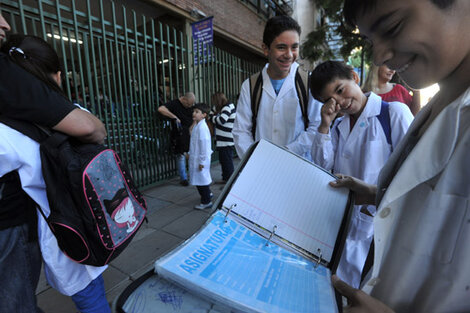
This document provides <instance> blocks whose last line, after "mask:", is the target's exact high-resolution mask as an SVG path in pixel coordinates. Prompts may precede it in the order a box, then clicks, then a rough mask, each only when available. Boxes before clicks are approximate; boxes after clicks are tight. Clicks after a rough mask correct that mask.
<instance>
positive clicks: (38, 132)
mask: <svg viewBox="0 0 470 313" xmlns="http://www.w3.org/2000/svg"><path fill="white" fill-rule="evenodd" d="M0 123H3V124H5V125H7V126H9V127H11V128H13V129H14V130H17V131H19V132H20V133H22V134H23V135H25V136H28V137H29V138H31V139H33V140H34V141H36V142H39V143H41V142H42V141H44V140H45V139H47V138H48V137H49V135H48V134H47V133H45V129H44V128H43V127H40V126H38V125H36V124H33V123H30V122H26V121H20V120H17V119H13V118H10V117H7V116H5V115H0Z"/></svg>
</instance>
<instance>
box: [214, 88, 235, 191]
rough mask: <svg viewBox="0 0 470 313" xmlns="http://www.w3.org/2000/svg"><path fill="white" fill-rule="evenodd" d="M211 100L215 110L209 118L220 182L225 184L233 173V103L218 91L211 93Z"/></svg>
mask: <svg viewBox="0 0 470 313" xmlns="http://www.w3.org/2000/svg"><path fill="white" fill-rule="evenodd" d="M211 101H212V105H213V106H215V112H214V111H212V112H211V114H210V120H211V122H212V123H213V124H214V125H215V145H216V149H217V151H219V162H220V166H221V167H222V183H223V184H225V183H226V182H227V180H228V179H229V178H230V176H231V175H232V173H233V146H234V143H233V135H232V128H233V122H234V121H235V105H234V104H233V103H231V102H229V101H228V100H227V97H225V95H224V93H223V92H220V91H219V92H216V93H214V94H213V95H212V97H211Z"/></svg>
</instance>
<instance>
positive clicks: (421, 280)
mask: <svg viewBox="0 0 470 313" xmlns="http://www.w3.org/2000/svg"><path fill="white" fill-rule="evenodd" d="M344 12H345V17H346V19H347V20H348V21H349V22H350V23H351V24H354V25H357V26H358V27H359V30H360V32H361V34H363V35H365V36H366V37H367V38H369V39H370V40H371V41H372V43H373V54H374V61H375V63H376V64H377V65H382V64H386V65H387V66H388V67H390V68H391V69H393V70H396V71H397V72H398V73H399V74H400V76H401V78H402V79H403V80H404V81H405V82H406V83H407V84H408V85H409V86H410V87H412V88H423V87H426V86H428V85H430V84H432V83H435V82H437V83H438V84H439V87H440V91H439V93H438V94H437V95H436V96H435V97H434V98H433V99H432V100H431V101H430V103H429V104H428V105H427V106H425V107H424V108H423V109H422V111H421V112H420V113H419V114H418V115H417V116H416V118H415V120H414V122H413V123H412V124H411V126H410V128H409V130H408V132H407V134H406V135H405V137H404V139H403V141H402V143H401V144H400V145H399V146H398V147H397V149H396V150H395V151H394V153H393V154H392V156H391V157H390V159H389V161H388V162H387V164H386V165H385V166H384V168H383V170H382V172H381V173H380V177H379V181H378V186H377V187H375V186H373V185H366V184H364V183H363V182H360V181H358V180H356V179H354V178H351V177H343V178H341V179H339V180H337V181H336V182H334V183H332V186H343V187H344V186H345V187H349V188H351V189H352V190H354V191H356V193H358V195H359V198H361V199H363V200H364V201H363V203H372V202H373V199H374V198H375V196H376V203H377V208H378V209H377V215H376V217H375V219H374V229H375V231H374V242H375V254H374V262H373V268H372V271H371V272H370V275H369V277H368V279H367V280H366V282H365V284H364V286H363V290H364V291H365V292H367V293H369V294H370V295H371V296H369V295H367V294H366V293H365V292H363V291H358V290H356V289H353V288H351V287H350V286H348V285H346V284H345V283H344V282H342V281H339V280H338V279H337V277H333V282H334V285H335V287H336V288H337V289H338V290H339V291H340V292H341V293H343V295H345V296H346V297H348V298H349V300H350V301H351V308H350V312H389V311H391V310H392V309H393V310H396V311H398V312H469V311H470V270H469V267H468V264H470V245H469V244H468V243H469V242H470V220H469V209H470V206H469V203H470V179H469V177H470V167H469V166H468V164H469V162H468V155H469V152H470V88H469V87H470V75H469V73H470V32H469V31H468V30H469V29H470V19H469V18H468V17H469V16H470V1H468V0H414V1H409V0H395V1H387V0H375V1H363V0H346V1H345V6H344Z"/></svg>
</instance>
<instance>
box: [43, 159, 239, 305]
mask: <svg viewBox="0 0 470 313" xmlns="http://www.w3.org/2000/svg"><path fill="white" fill-rule="evenodd" d="M234 161H235V164H237V163H238V159H235V160H234ZM211 175H212V180H213V181H219V180H220V179H221V170H220V165H219V164H214V165H213V166H212V168H211ZM222 187H223V185H220V184H213V185H212V186H211V190H212V192H213V193H214V199H213V201H214V200H215V199H217V197H218V196H219V195H220V192H221V189H222ZM143 193H144V195H145V198H146V200H147V204H148V215H147V216H148V223H144V224H143V226H142V227H141V229H140V230H139V231H138V233H137V234H136V236H135V237H134V239H133V240H132V242H131V243H130V244H129V246H128V247H127V248H126V250H125V251H123V252H122V254H121V255H120V256H118V257H117V258H116V259H115V260H113V261H112V262H111V263H110V265H109V267H108V269H107V270H106V271H105V272H104V273H103V277H104V283H105V288H106V297H107V299H108V302H109V303H110V305H111V304H112V303H113V301H114V300H115V299H116V297H118V296H119V295H120V294H121V292H122V291H123V290H124V289H125V288H126V287H127V286H128V285H129V284H130V283H131V282H132V281H134V280H135V279H137V278H138V277H140V276H141V275H143V274H144V273H146V272H147V271H149V270H150V269H152V268H153V264H154V262H155V260H156V259H157V258H158V257H160V256H162V255H163V254H165V253H166V252H168V251H170V250H171V249H172V248H173V247H175V246H177V245H178V244H179V243H181V242H182V241H183V240H185V239H187V238H189V237H190V236H191V235H192V234H193V233H194V232H196V231H197V230H198V229H199V228H200V227H201V225H202V224H203V223H204V222H205V221H206V219H207V217H208V216H209V211H210V209H206V210H204V211H198V210H194V209H193V207H194V205H196V204H198V203H199V202H200V197H199V194H198V192H197V190H196V187H194V186H187V187H183V186H181V185H180V184H179V180H178V178H174V179H172V180H169V181H167V182H165V183H164V184H161V185H159V186H156V187H153V188H150V189H147V190H143ZM37 299H38V304H39V307H40V308H41V309H42V310H43V311H44V312H45V313H69V312H71V313H74V312H77V310H76V309H75V306H74V304H73V302H72V300H71V298H70V297H66V296H64V295H62V294H60V293H59V292H57V291H55V290H54V289H52V288H51V287H50V286H49V285H48V284H47V282H46V279H45V277H44V275H43V274H41V280H40V282H39V286H38V289H37Z"/></svg>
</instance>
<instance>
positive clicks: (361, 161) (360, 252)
mask: <svg viewBox="0 0 470 313" xmlns="http://www.w3.org/2000/svg"><path fill="white" fill-rule="evenodd" d="M358 82H359V77H358V75H357V73H356V72H354V71H353V69H352V68H350V67H349V66H347V65H346V64H344V63H342V62H337V61H327V62H324V63H322V64H320V65H319V66H318V67H317V68H316V69H315V70H314V71H313V73H312V77H311V90H312V93H313V96H314V97H315V98H316V99H317V100H319V101H322V102H324V104H323V106H322V108H321V123H320V126H319V127H318V132H317V133H316V134H315V137H314V140H313V146H312V159H313V161H314V162H315V163H316V164H318V165H320V166H322V167H324V168H325V169H327V170H332V171H333V172H334V173H342V174H346V175H351V176H354V177H358V178H360V179H362V180H364V181H366V182H367V183H370V184H375V183H377V178H378V174H379V172H380V170H381V169H382V167H383V165H384V164H385V162H386V161H387V159H388V158H389V156H390V154H391V152H392V151H393V149H394V148H395V147H396V145H397V144H398V142H399V141H400V140H401V139H402V138H403V136H404V134H405V133H406V131H407V129H408V127H409V125H410V124H411V121H412V120H413V115H412V114H411V112H410V110H409V109H408V107H407V106H406V105H405V104H403V103H400V102H391V103H389V104H388V105H387V104H382V99H381V98H380V97H379V96H377V95H376V94H374V93H370V94H364V93H363V92H362V90H361V88H360V87H359V85H358ZM382 110H388V112H386V113H388V114H384V112H382ZM340 112H341V113H342V114H343V115H344V116H343V117H340V118H337V119H336V120H335V118H336V116H337V114H338V113H340ZM380 119H382V122H381V121H380ZM334 120H335V121H334ZM333 121H334V122H333ZM332 123H333V127H331V124H332ZM387 136H388V137H389V138H387ZM375 211H376V208H375V206H372V205H369V206H367V205H364V206H360V205H356V206H355V207H354V212H352V218H351V222H350V228H349V231H348V236H347V238H346V245H345V249H344V251H343V254H342V256H341V259H340V263H339V265H338V269H337V274H338V276H339V277H341V278H342V279H343V280H345V281H346V282H348V283H349V284H351V285H352V286H355V287H358V286H359V283H360V280H361V273H362V268H363V266H364V263H365V260H366V257H367V254H368V251H369V247H370V243H371V241H372V237H373V224H372V219H373V215H375Z"/></svg>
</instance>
